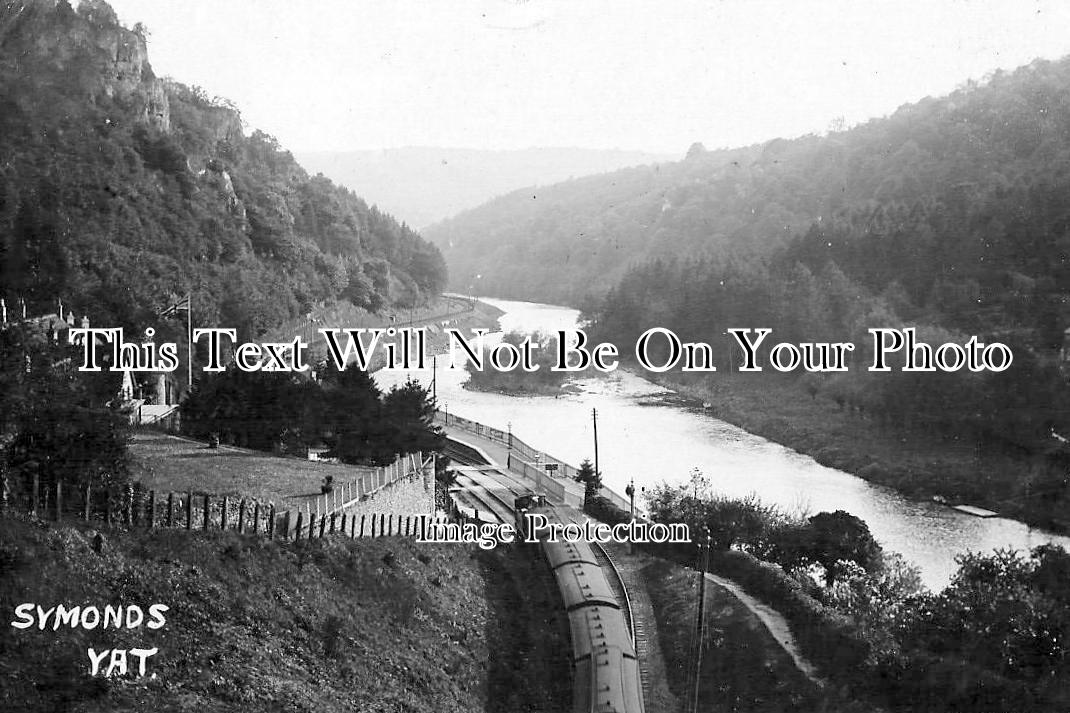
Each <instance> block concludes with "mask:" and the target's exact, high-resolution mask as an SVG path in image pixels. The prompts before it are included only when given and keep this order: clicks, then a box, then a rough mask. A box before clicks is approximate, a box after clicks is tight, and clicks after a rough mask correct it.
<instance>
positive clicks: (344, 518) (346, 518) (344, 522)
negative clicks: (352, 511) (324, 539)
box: [339, 513, 349, 535]
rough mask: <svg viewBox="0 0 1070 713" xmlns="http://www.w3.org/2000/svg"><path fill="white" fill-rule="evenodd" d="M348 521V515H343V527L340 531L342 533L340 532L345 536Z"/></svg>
mask: <svg viewBox="0 0 1070 713" xmlns="http://www.w3.org/2000/svg"><path fill="white" fill-rule="evenodd" d="M347 520H348V517H347V516H346V513H342V525H341V527H340V528H339V531H340V532H341V533H342V534H343V535H344V534H346V525H348V524H349V522H347Z"/></svg>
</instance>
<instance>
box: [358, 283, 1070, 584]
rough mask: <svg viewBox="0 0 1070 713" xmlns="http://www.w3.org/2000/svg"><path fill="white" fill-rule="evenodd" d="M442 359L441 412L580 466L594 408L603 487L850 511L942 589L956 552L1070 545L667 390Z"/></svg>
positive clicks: (542, 308)
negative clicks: (778, 438)
mask: <svg viewBox="0 0 1070 713" xmlns="http://www.w3.org/2000/svg"><path fill="white" fill-rule="evenodd" d="M485 301H486V302H489V303H491V304H493V305H495V306H496V307H499V308H501V309H503V310H505V314H504V315H503V316H502V317H501V324H502V327H503V329H504V330H505V331H511V330H519V331H544V332H552V331H553V330H556V329H567V328H570V327H574V326H575V324H576V319H577V316H578V313H577V312H576V310H572V309H567V308H564V307H553V306H549V305H539V304H532V303H526V302H512V301H506V300H495V299H486V300H485ZM462 362H463V359H458V363H462ZM437 363H438V369H437V393H438V401H439V405H440V407H443V408H445V409H446V410H447V411H449V412H450V413H455V414H458V415H460V416H465V417H467V418H472V419H475V420H478V421H481V422H483V423H486V424H488V425H491V426H496V427H499V428H505V427H506V426H511V428H512V430H513V432H514V433H516V434H517V435H518V437H520V438H522V439H523V440H525V441H527V442H528V443H529V444H531V445H532V446H534V447H536V448H539V449H541V450H545V451H547V452H549V453H552V454H554V455H555V456H556V457H559V458H562V459H564V460H565V461H567V462H570V463H572V464H574V465H576V464H578V463H579V462H580V461H581V460H583V459H584V458H590V459H592V460H593V459H594V445H593V431H592V424H591V409H597V410H598V440H599V443H598V455H599V466H600V468H601V469H602V471H603V474H604V479H605V483H606V484H607V485H608V486H609V487H611V488H613V489H614V490H616V491H617V492H620V493H623V492H624V488H625V486H626V485H627V483H628V480H629V479H630V478H634V479H635V483H636V485H637V486H641V487H650V486H652V485H655V484H657V483H660V482H663V481H669V482H674V483H681V482H686V481H687V480H688V477H689V474H690V472H691V470H692V469H693V468H698V469H699V470H701V471H702V473H703V474H704V475H705V476H706V477H707V478H709V479H710V481H711V482H712V483H713V487H714V489H715V490H716V491H718V492H723V493H726V494H730V495H747V494H749V493H756V494H757V495H758V496H759V497H760V498H761V499H762V500H764V501H766V502H770V503H775V504H776V505H779V506H780V507H782V508H786V509H802V510H805V511H809V512H811V513H815V512H819V511H822V510H846V511H848V512H850V513H852V514H854V515H857V516H858V517H861V518H862V519H863V520H865V521H866V522H867V523H868V524H869V527H870V529H871V530H872V532H873V534H874V536H875V537H876V538H877V539H878V540H879V541H880V542H881V544H883V545H884V546H885V547H886V548H888V549H891V550H895V551H898V552H900V553H902V554H903V555H904V556H905V557H906V558H907V559H909V560H911V561H913V562H914V563H915V564H917V565H918V566H919V567H920V568H921V570H922V576H923V579H924V581H925V583H926V584H927V585H928V586H930V587H932V588H940V587H943V586H944V585H945V584H946V583H947V581H948V578H949V577H950V575H951V573H952V572H953V571H954V569H955V564H954V557H955V555H956V554H957V553H960V552H965V551H967V550H974V551H977V550H984V551H987V550H991V549H993V548H997V547H1013V548H1017V549H1028V548H1030V547H1034V546H1036V545H1039V544H1042V543H1044V542H1052V541H1054V542H1056V543H1058V544H1062V545H1063V546H1064V547H1068V548H1070V538H1067V537H1059V536H1056V535H1052V534H1050V533H1046V532H1043V531H1040V530H1035V529H1032V528H1029V527H1027V526H1025V525H1023V524H1022V523H1020V522H1016V521H1013V520H1007V519H1004V518H989V519H982V518H977V517H972V516H970V515H966V514H963V513H960V512H958V511H956V510H952V509H951V508H947V507H943V506H940V505H937V504H935V503H929V502H916V501H912V500H909V499H907V498H904V497H902V496H901V495H899V494H897V493H895V492H894V491H891V490H889V489H887V488H884V487H881V486H877V485H872V484H870V483H867V482H866V481H864V480H862V479H860V478H856V477H854V476H852V475H848V474H847V473H844V472H842V471H838V470H834V469H832V468H826V467H825V466H822V465H819V464H818V463H816V462H815V461H814V460H813V459H811V458H810V457H809V456H804V455H801V454H799V453H796V452H795V451H792V450H790V449H788V448H785V447H783V446H780V445H777V444H775V443H771V442H769V441H767V440H765V439H763V438H759V437H757V436H754V435H752V434H749V433H747V432H746V431H743V430H741V429H739V428H736V427H735V426H732V425H729V424H727V423H724V422H723V421H718V420H716V419H713V418H710V417H708V416H706V415H704V414H702V413H698V412H693V411H689V410H687V409H684V408H682V407H679V406H659V405H650V404H656V403H658V399H657V396H658V395H659V394H665V393H667V392H666V391H665V390H664V389H662V388H661V387H658V386H656V385H654V384H652V383H650V382H648V381H646V380H644V379H641V378H639V377H637V376H634V375H632V374H627V373H623V372H616V373H613V374H611V375H610V376H607V377H600V378H591V379H582V380H580V381H578V382H577V385H578V387H579V391H578V393H567V394H562V395H561V396H559V397H556V398H555V397H522V398H520V397H509V396H500V395H497V394H487V393H481V392H471V391H466V390H465V389H464V388H462V384H463V382H464V381H465V380H466V379H467V378H468V376H467V373H466V372H464V371H463V370H461V369H457V370H453V369H449V368H447V367H448V365H449V363H450V360H449V358H448V357H446V356H440V357H439V358H438V360H437ZM410 373H411V375H412V376H413V377H415V378H417V379H418V380H420V381H421V382H422V383H424V384H430V381H431V376H432V374H431V369H425V370H413V371H412V372H392V373H390V372H378V373H377V374H376V381H378V383H379V384H380V385H381V386H383V387H389V386H390V385H391V384H394V383H401V382H403V381H405V379H406V378H407V376H408V375H409V374H410Z"/></svg>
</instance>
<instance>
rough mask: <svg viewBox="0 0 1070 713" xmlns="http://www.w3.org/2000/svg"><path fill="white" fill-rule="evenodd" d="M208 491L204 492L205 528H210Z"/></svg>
mask: <svg viewBox="0 0 1070 713" xmlns="http://www.w3.org/2000/svg"><path fill="white" fill-rule="evenodd" d="M208 497H209V495H208V493H205V494H204V524H203V529H205V530H207V529H208Z"/></svg>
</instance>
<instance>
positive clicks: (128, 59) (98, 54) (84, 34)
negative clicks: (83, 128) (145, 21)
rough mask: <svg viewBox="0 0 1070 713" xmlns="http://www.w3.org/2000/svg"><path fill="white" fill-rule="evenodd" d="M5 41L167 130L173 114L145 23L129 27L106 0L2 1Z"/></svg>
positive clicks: (33, 61) (0, 41) (31, 60)
mask: <svg viewBox="0 0 1070 713" xmlns="http://www.w3.org/2000/svg"><path fill="white" fill-rule="evenodd" d="M0 45H3V48H4V49H5V50H11V49H16V48H17V55H18V56H19V62H20V63H22V64H24V65H26V66H27V67H29V66H33V65H36V66H39V67H40V66H44V67H47V69H49V70H51V71H54V72H57V73H63V74H64V75H65V76H66V77H67V78H68V81H71V82H77V83H79V86H78V89H79V90H80V91H82V92H84V93H85V95H86V96H87V98H89V99H90V100H92V99H95V98H97V97H100V96H105V97H108V98H112V99H119V100H122V101H124V102H126V103H128V104H130V105H131V106H132V107H133V108H134V109H135V113H136V114H137V115H138V116H139V117H140V120H141V121H143V122H145V123H146V124H149V125H151V126H153V127H154V128H156V129H159V130H161V131H164V132H168V131H170V128H171V116H170V106H169V102H168V97H167V92H166V91H165V87H164V84H163V82H162V81H161V80H160V79H158V78H157V77H156V75H155V74H153V71H152V67H151V66H150V64H149V60H148V47H147V45H146V42H145V35H144V32H143V30H142V29H141V28H140V26H137V27H135V29H134V30H128V29H126V28H124V27H123V26H122V25H120V24H119V21H118V18H117V17H116V15H115V11H114V10H112V8H111V7H110V6H109V5H108V4H107V3H106V2H104V0H82V2H80V3H79V4H78V9H77V10H74V9H73V8H72V7H71V5H70V4H69V3H68V2H67V1H66V0H14V1H12V2H7V3H4V4H2V5H0Z"/></svg>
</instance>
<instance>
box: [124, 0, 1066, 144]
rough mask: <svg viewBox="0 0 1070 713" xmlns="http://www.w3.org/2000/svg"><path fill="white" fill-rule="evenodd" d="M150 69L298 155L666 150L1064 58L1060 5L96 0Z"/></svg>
mask: <svg viewBox="0 0 1070 713" xmlns="http://www.w3.org/2000/svg"><path fill="white" fill-rule="evenodd" d="M111 4H112V6H113V7H114V8H115V10H116V12H117V13H118V14H119V17H120V19H121V20H122V21H123V23H124V24H126V25H127V26H128V27H130V26H132V25H133V24H134V23H135V22H138V21H140V22H142V23H144V24H145V25H146V26H147V28H148V30H149V33H150V35H149V60H150V62H151V63H152V66H153V69H154V70H155V72H156V73H157V74H158V75H161V76H171V77H173V78H175V79H177V80H179V81H181V82H183V83H186V84H191V85H199V86H201V87H203V88H204V89H205V90H206V91H207V92H208V93H209V95H213V96H216V95H217V96H221V97H226V98H228V99H230V100H232V101H234V102H235V103H236V104H237V105H238V107H239V108H240V109H241V111H242V117H243V119H244V121H245V122H246V124H247V127H248V129H249V130H251V129H254V128H255V129H260V130H262V131H265V132H267V133H269V134H271V135H273V136H275V137H276V138H277V139H279V141H280V142H281V143H282V145H283V146H285V147H286V148H288V149H291V150H293V151H296V152H301V151H321V150H335V151H341V150H357V149H386V148H397V147H402V146H436V147H463V148H479V149H519V148H528V147H542V146H574V147H582V148H596V149H612V148H619V149H629V150H644V151H651V152H657V153H669V154H677V155H683V153H684V152H686V150H687V148H688V147H689V146H690V145H691V144H692V143H694V142H696V141H700V142H702V143H703V144H704V145H705V146H706V147H707V148H710V149H712V148H717V147H730V146H741V145H747V144H751V143H755V142H760V141H764V140H768V139H772V138H775V137H794V136H799V135H802V134H807V133H822V132H824V131H826V130H827V129H828V128H829V127H830V125H831V124H832V122H833V120H835V119H837V118H842V119H843V120H845V122H846V124H847V125H848V126H850V125H854V124H857V123H860V122H864V121H865V120H867V119H870V118H873V117H880V116H885V115H888V114H890V113H892V112H893V111H895V109H896V108H897V107H899V106H901V105H903V104H905V103H910V102H914V101H917V100H919V99H922V98H924V97H925V96H939V95H942V94H946V93H948V92H950V91H953V90H954V89H955V88H956V87H958V86H960V85H962V84H963V83H964V82H965V81H966V80H968V79H973V80H982V79H983V78H984V77H985V76H986V75H988V74H989V73H991V72H992V71H994V70H996V69H1007V70H1010V69H1013V68H1015V67H1018V66H1021V65H1023V64H1028V63H1029V62H1031V61H1032V60H1034V59H1036V58H1038V57H1040V58H1047V59H1057V58H1059V57H1061V56H1064V55H1066V54H1070V32H1067V31H1066V30H1067V28H1068V27H1070V2H1065V1H1064V0H1056V1H1049V0H1000V1H995V0H991V1H990V0H983V1H982V0H978V1H970V2H962V1H951V0H925V1H922V2H914V1H910V0H901V1H899V2H885V1H883V0H866V1H865V2H861V1H858V0H854V1H850V2H840V1H838V0H776V1H772V0H768V1H762V0H721V1H703V2H699V1H697V0H375V1H368V0H316V1H315V2H312V1H309V0H286V1H282V0H181V1H174V0H168V1H161V0H111Z"/></svg>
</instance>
